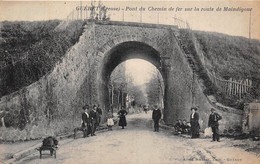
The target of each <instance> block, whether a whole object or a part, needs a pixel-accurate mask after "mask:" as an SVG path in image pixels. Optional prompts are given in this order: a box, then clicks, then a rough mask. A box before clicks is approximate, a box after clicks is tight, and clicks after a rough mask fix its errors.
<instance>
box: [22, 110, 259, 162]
mask: <svg viewBox="0 0 260 164" xmlns="http://www.w3.org/2000/svg"><path fill="white" fill-rule="evenodd" d="M150 118H151V113H148V114H145V113H142V114H139V115H129V116H127V121H128V126H127V127H126V129H121V128H120V127H118V126H116V127H113V131H109V132H102V133H97V136H94V137H88V138H82V134H80V135H79V136H78V138H77V139H76V140H74V139H67V140H65V141H63V144H62V145H61V146H60V148H59V150H58V153H57V158H56V159H54V158H51V157H50V156H43V158H42V159H39V154H38V153H34V154H32V155H30V156H28V157H26V158H24V159H22V160H21V161H19V162H18V163H35V164H39V163H46V164H51V163H97V164H101V163H106V164H107V163H113V164H117V163H118V164H119V163H120V164H121V163H127V164H128V163H130V164H158V163H176V164H178V163H230V164H233V163H247V164H250V163H252V164H257V163H259V162H260V160H259V159H260V158H257V156H256V155H255V154H252V153H248V152H246V151H244V150H242V149H240V148H235V147H232V146H231V145H229V143H228V142H226V141H222V142H210V139H189V138H183V137H179V136H174V135H172V134H171V132H169V131H165V130H160V132H159V133H158V132H153V129H152V121H151V119H150Z"/></svg>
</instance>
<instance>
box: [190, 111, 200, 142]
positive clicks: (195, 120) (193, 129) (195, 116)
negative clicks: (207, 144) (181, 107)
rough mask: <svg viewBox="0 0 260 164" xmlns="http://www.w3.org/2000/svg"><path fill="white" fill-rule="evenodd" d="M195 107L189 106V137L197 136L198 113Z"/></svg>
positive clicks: (198, 128) (198, 126)
mask: <svg viewBox="0 0 260 164" xmlns="http://www.w3.org/2000/svg"><path fill="white" fill-rule="evenodd" d="M197 110H198V109H197V108H196V107H193V108H191V115H190V124H191V128H190V131H191V138H199V135H200V134H199V130H200V125H199V114H198V113H197Z"/></svg>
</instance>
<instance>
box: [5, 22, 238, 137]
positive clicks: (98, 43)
mask: <svg viewBox="0 0 260 164" xmlns="http://www.w3.org/2000/svg"><path fill="white" fill-rule="evenodd" d="M63 26H65V25H60V27H59V28H63ZM179 35H180V29H178V28H177V27H176V26H169V25H156V24H144V23H130V22H87V23H86V25H85V29H84V32H83V34H82V36H81V37H80V39H79V41H78V43H76V44H75V45H74V46H73V47H71V48H70V50H69V51H68V52H67V53H66V55H65V56H64V57H63V59H62V61H61V62H60V63H57V65H56V67H55V68H54V70H53V71H52V72H51V73H50V74H48V75H46V76H44V77H43V78H41V79H40V80H39V81H38V82H36V83H33V84H31V85H30V86H28V87H26V88H23V89H22V90H20V91H19V92H17V93H15V94H11V95H8V96H5V97H2V98H1V101H0V108H1V109H4V110H7V111H8V112H13V113H16V114H17V113H18V115H19V113H20V114H21V112H22V114H23V117H24V119H26V120H27V125H26V126H25V128H22V130H20V131H21V133H22V134H23V135H26V136H27V137H31V138H34V137H39V136H40V135H41V134H45V133H47V134H49V133H50V134H53V133H59V132H62V131H65V130H66V129H67V130H68V129H69V130H71V129H72V128H73V127H75V126H79V125H80V113H81V112H82V110H81V107H82V106H83V105H84V104H94V103H99V104H100V105H101V106H102V108H103V110H104V113H106V111H107V110H108V109H109V90H108V82H109V78H110V75H111V73H112V71H113V69H114V68H115V67H116V66H117V65H119V64H120V63H122V62H124V61H126V60H128V59H133V58H139V59H144V60H146V61H149V62H151V63H152V64H153V65H154V66H155V67H156V68H157V69H158V70H159V71H160V73H161V75H162V77H163V80H164V85H165V92H164V93H165V95H164V105H165V109H164V118H163V119H164V121H165V123H166V124H174V123H175V121H176V119H187V120H189V115H190V108H191V107H192V106H199V107H200V108H199V111H198V112H199V114H200V125H201V130H204V128H205V127H206V126H207V120H208V116H209V114H210V111H209V109H210V108H211V107H215V108H217V110H218V112H219V113H220V114H221V115H223V117H224V118H223V121H222V123H221V126H220V129H221V131H222V132H223V131H224V130H227V129H229V128H230V127H234V126H237V125H240V124H241V113H240V112H238V111H237V110H235V109H231V108H219V107H217V106H216V105H214V104H213V103H212V102H211V101H210V100H209V99H208V98H207V96H206V95H205V94H204V93H203V91H204V89H205V86H204V85H203V79H200V78H199V77H198V76H197V73H196V69H197V68H198V64H201V63H198V62H194V61H193V58H192V57H189V56H188V55H187V54H186V52H185V50H183V47H182V46H180V45H181V44H180V41H181V38H180V37H179ZM193 43H194V46H196V47H197V48H198V49H199V46H198V45H195V44H197V43H196V42H195V41H194V42H193ZM186 51H187V50H186ZM198 53H199V52H198ZM196 64H197V65H196ZM104 120H105V118H104ZM64 125H65V127H64ZM8 129H9V128H6V129H5V130H6V133H8V132H10V130H9V131H8ZM48 129H49V130H48ZM22 134H21V135H22ZM2 138H4V137H3V136H2Z"/></svg>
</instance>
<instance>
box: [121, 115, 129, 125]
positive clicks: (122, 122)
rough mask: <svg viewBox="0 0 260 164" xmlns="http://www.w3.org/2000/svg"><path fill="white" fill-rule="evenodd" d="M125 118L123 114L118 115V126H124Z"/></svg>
mask: <svg viewBox="0 0 260 164" xmlns="http://www.w3.org/2000/svg"><path fill="white" fill-rule="evenodd" d="M126 124H127V123H126V118H125V116H120V119H119V126H126Z"/></svg>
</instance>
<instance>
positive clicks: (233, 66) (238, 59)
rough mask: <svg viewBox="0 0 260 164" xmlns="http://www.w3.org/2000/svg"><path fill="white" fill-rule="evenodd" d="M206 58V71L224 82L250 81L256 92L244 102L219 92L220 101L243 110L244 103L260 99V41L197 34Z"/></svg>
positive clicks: (250, 94) (244, 99) (203, 33)
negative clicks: (229, 80)
mask: <svg viewBox="0 0 260 164" xmlns="http://www.w3.org/2000/svg"><path fill="white" fill-rule="evenodd" d="M194 36H195V37H196V39H197V41H198V42H199V43H200V46H201V49H202V51H203V54H204V56H205V67H206V69H207V70H209V71H210V72H211V73H213V72H215V73H216V75H217V76H218V77H221V78H223V79H226V80H228V79H230V78H232V79H235V80H243V79H250V80H252V82H253V86H254V87H253V88H252V89H251V91H250V92H249V93H248V94H245V95H243V98H242V99H239V97H238V96H227V95H225V94H224V93H220V92H217V93H215V96H216V98H217V100H218V101H219V102H221V103H223V104H225V105H228V106H233V107H236V108H240V109H241V108H243V103H245V102H251V101H252V100H253V99H259V98H260V41H259V40H251V41H249V39H247V38H244V37H235V36H229V35H225V34H219V33H209V32H201V31H195V32H194Z"/></svg>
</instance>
